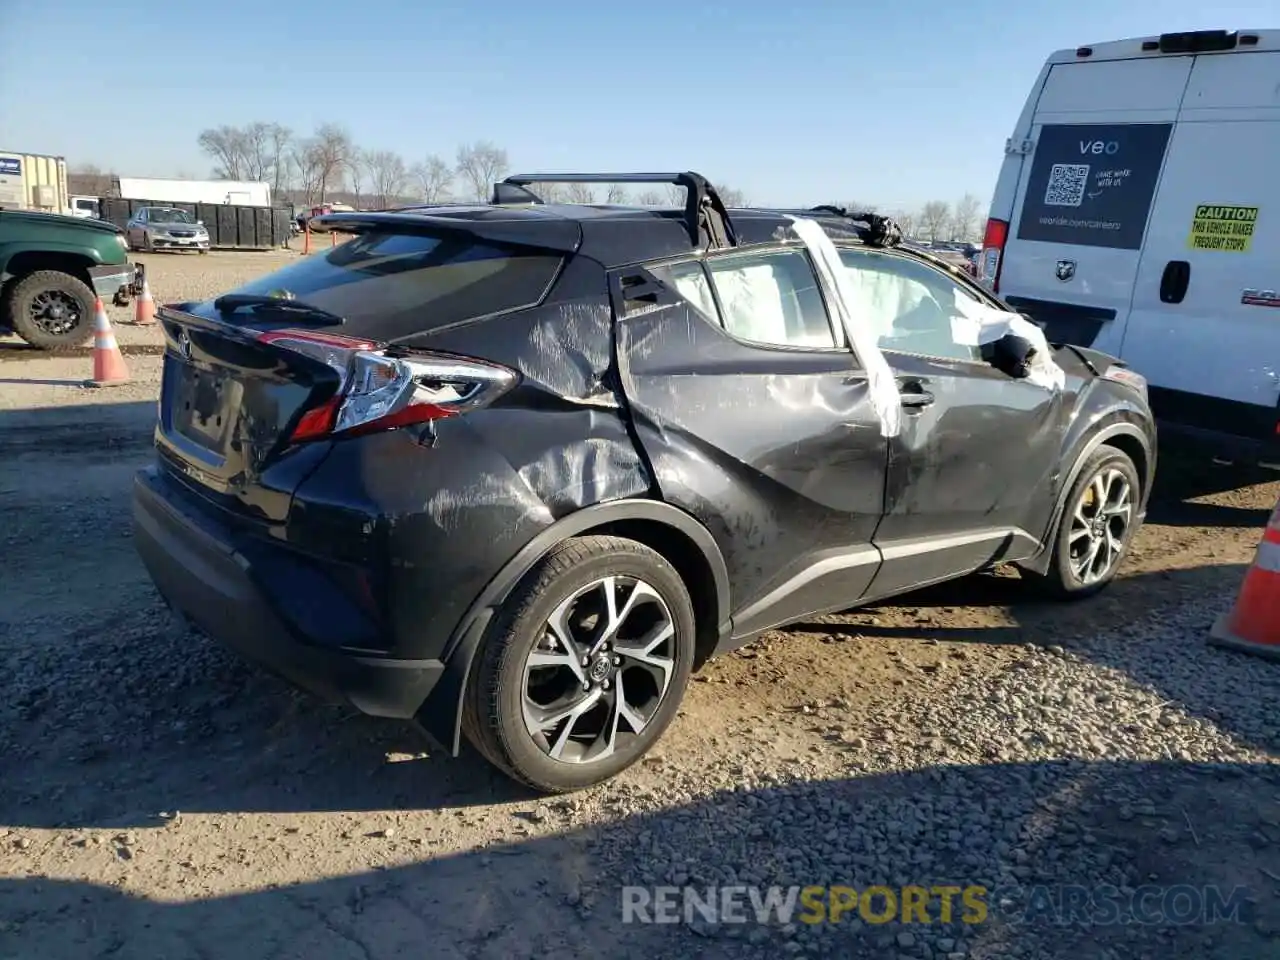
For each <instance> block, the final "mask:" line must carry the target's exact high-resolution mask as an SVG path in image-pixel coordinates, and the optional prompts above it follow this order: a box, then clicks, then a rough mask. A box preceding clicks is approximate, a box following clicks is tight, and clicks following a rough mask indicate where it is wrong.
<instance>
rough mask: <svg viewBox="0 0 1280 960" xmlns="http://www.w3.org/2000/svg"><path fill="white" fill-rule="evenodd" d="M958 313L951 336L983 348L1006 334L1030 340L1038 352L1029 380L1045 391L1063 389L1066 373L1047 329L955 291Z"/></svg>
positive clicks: (1033, 358)
mask: <svg viewBox="0 0 1280 960" xmlns="http://www.w3.org/2000/svg"><path fill="white" fill-rule="evenodd" d="M954 307H955V313H953V314H952V317H951V339H953V340H954V341H955V342H956V343H959V344H962V345H964V346H968V347H980V346H982V345H983V344H984V343H994V342H995V341H997V340H999V339H1000V338H1001V337H1003V336H1005V335H1006V334H1010V333H1011V334H1013V335H1014V336H1016V337H1022V339H1024V340H1028V341H1030V342H1031V345H1032V346H1033V347H1035V355H1034V356H1032V358H1031V361H1030V363H1028V364H1027V367H1028V370H1029V372H1028V374H1027V376H1026V378H1025V379H1026V381H1027V383H1034V384H1035V385H1036V386H1039V387H1044V388H1045V389H1046V390H1061V389H1062V388H1063V387H1064V386H1066V383H1067V374H1066V371H1065V370H1063V369H1062V368H1061V367H1060V366H1058V364H1057V363H1056V362H1055V361H1054V359H1053V354H1052V352H1051V351H1050V350H1049V341H1047V340H1046V339H1045V337H1044V331H1043V330H1041V329H1040V328H1039V327H1037V326H1036V325H1035V324H1034V323H1032V322H1031V321H1030V320H1028V319H1027V318H1026V317H1024V316H1022V315H1021V314H1017V313H1009V312H1008V311H1005V310H997V309H996V308H995V307H988V306H987V305H986V304H982V303H978V302H977V301H976V300H970V299H969V298H968V297H965V296H962V295H961V293H960V291H958V290H957V291H956V292H955V304H954Z"/></svg>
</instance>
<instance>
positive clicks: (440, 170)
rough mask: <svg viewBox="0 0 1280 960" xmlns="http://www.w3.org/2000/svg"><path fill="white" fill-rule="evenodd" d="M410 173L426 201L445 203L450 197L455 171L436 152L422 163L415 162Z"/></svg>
mask: <svg viewBox="0 0 1280 960" xmlns="http://www.w3.org/2000/svg"><path fill="white" fill-rule="evenodd" d="M410 175H411V176H412V177H413V179H414V180H415V181H417V185H418V192H419V193H421V194H422V200H423V202H424V203H443V202H444V201H445V200H447V199H448V198H449V185H450V184H451V183H452V182H453V171H452V170H450V169H449V165H448V164H447V163H445V162H444V160H443V159H441V158H440V157H438V156H436V155H435V154H434V153H433V154H431V155H430V156H428V157H427V159H426V160H424V161H422V163H415V164H414V165H413V169H412V170H411V171H410Z"/></svg>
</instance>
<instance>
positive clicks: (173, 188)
mask: <svg viewBox="0 0 1280 960" xmlns="http://www.w3.org/2000/svg"><path fill="white" fill-rule="evenodd" d="M115 189H116V193H117V195H118V196H120V197H122V198H124V199H125V200H150V201H153V202H155V203H218V204H229V205H232V206H241V207H269V206H271V185H270V184H269V183H260V182H257V181H253V180H170V179H165V178H162V177H118V178H117V179H116V182H115Z"/></svg>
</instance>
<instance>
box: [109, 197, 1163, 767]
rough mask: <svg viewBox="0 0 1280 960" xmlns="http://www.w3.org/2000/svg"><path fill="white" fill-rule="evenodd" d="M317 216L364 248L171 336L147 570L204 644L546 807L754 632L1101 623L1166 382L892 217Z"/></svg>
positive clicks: (182, 309) (651, 728) (527, 206)
mask: <svg viewBox="0 0 1280 960" xmlns="http://www.w3.org/2000/svg"><path fill="white" fill-rule="evenodd" d="M552 181H588V182H600V183H669V184H673V185H677V186H681V187H683V188H684V190H685V193H686V197H687V199H686V203H685V205H684V207H683V208H673V209H655V208H643V207H623V206H609V205H591V204H582V205H575V204H552V203H544V202H542V200H541V198H540V197H539V195H538V190H539V185H540V184H542V183H544V182H552ZM322 219H323V220H324V221H325V223H326V224H327V225H328V226H329V227H330V228H331V229H334V230H338V231H345V232H347V233H350V234H353V235H354V236H353V237H352V239H350V240H348V241H347V242H346V243H343V244H341V245H338V246H335V247H333V248H332V249H331V250H328V251H325V252H324V253H323V254H317V255H315V256H312V257H308V258H304V259H300V260H298V261H297V262H295V263H293V264H291V265H289V266H286V267H285V268H283V269H281V270H279V271H276V272H274V273H271V274H269V275H267V276H264V277H261V278H259V279H257V280H254V281H253V282H251V283H249V284H247V285H246V286H244V287H241V288H240V289H238V290H235V291H230V292H228V293H227V294H224V295H223V296H221V297H219V298H217V299H213V300H209V301H204V302H193V303H185V304H175V305H170V306H166V307H163V308H161V309H160V310H159V311H158V320H159V321H160V323H161V324H162V326H163V331H164V335H165V340H166V347H165V356H164V376H163V386H162V395H161V400H160V405H159V419H158V423H157V425H156V431H155V442H156V457H155V461H154V463H153V464H152V465H151V466H149V467H148V468H146V469H145V470H143V471H142V472H140V473H139V475H138V476H137V478H136V481H135V485H134V530H135V538H136V544H137V549H138V551H139V553H140V555H141V557H142V559H143V561H144V563H145V564H146V567H147V569H148V571H149V573H150V575H151V577H152V579H153V580H154V582H155V584H156V586H157V587H158V589H159V592H160V593H161V594H162V595H163V597H164V598H165V600H166V602H167V603H168V604H169V606H170V607H171V608H172V609H173V610H174V611H175V612H176V613H177V614H178V615H179V616H180V617H181V618H182V620H183V621H185V622H187V623H189V624H192V625H194V626H196V627H197V628H199V629H200V630H201V631H202V632H204V633H206V634H208V635H210V636H212V637H214V638H217V639H218V640H220V641H222V642H224V643H226V644H228V645H229V646H231V647H233V648H234V649H236V650H238V651H239V652H240V653H241V654H243V655H244V656H246V657H248V658H250V659H252V660H254V661H257V662H259V663H260V664H262V665H263V666H265V667H266V668H268V669H271V670H273V671H274V672H276V673H278V674H280V675H282V676H283V677H285V678H287V679H288V680H290V681H292V682H293V683H294V684H296V685H298V686H300V687H302V688H304V689H306V690H308V691H311V692H313V693H314V694H317V695H319V696H321V697H323V698H325V699H326V700H329V701H331V702H335V703H345V704H350V705H353V706H355V707H356V708H358V709H359V710H361V711H363V712H364V713H367V714H371V715H375V716H382V717H392V718H402V719H409V720H413V721H415V722H416V723H417V724H418V725H419V726H420V727H421V728H422V729H423V730H424V731H425V732H426V733H428V734H429V735H430V736H431V737H432V738H434V739H435V740H436V741H438V742H439V743H442V744H443V745H444V746H445V747H446V748H447V749H448V750H450V751H452V752H454V753H456V752H458V751H459V749H460V747H461V744H462V740H463V739H464V737H465V739H466V740H468V741H469V742H470V743H471V744H472V745H473V746H474V747H475V748H476V749H477V750H478V751H479V752H480V753H481V754H483V755H484V756H485V757H486V758H487V759H488V760H489V761H491V762H492V763H493V764H494V765H496V766H497V767H499V768H500V769H502V770H503V771H505V772H506V773H507V774H509V775H511V776H512V777H515V778H517V779H518V780H520V781H523V782H524V783H526V784H529V785H531V786H532V787H534V788H536V789H538V790H541V791H546V792H560V791H569V790H574V789H579V788H582V787H585V786H588V785H591V784H595V783H599V782H600V781H602V780H605V779H607V778H609V777H611V776H613V775H615V774H617V773H618V772H619V771H621V770H623V769H624V768H626V767H627V766H628V765H630V764H632V763H634V762H635V761H636V760H637V759H639V758H640V757H641V756H642V755H643V754H644V753H645V751H647V750H648V749H649V748H650V747H651V746H652V745H653V744H654V742H655V741H656V740H657V739H658V738H659V737H660V736H661V735H662V733H663V731H664V730H665V729H666V728H667V726H668V725H669V724H670V723H671V721H672V719H673V718H674V716H675V715H676V712H677V709H678V707H679V705H680V701H681V697H682V696H683V694H684V692H685V688H686V685H687V682H688V680H689V677H690V674H691V672H692V671H694V670H696V669H698V667H699V666H700V665H701V664H702V663H703V662H704V661H706V660H707V659H708V658H709V657H712V656H714V655H716V654H719V653H723V652H725V651H727V650H730V649H733V648H734V647H737V646H740V645H741V644H743V643H745V642H747V641H748V640H750V639H751V638H752V637H755V636H757V635H759V634H760V633H761V632H763V631H766V630H769V629H772V628H774V627H778V626H780V625H783V624H787V623H790V622H794V621H797V620H799V619H801V618H804V617H808V616H812V615H815V614H821V613H827V612H832V611H839V610H843V609H847V608H850V607H853V606H856V605H859V604H863V603H868V602H871V601H876V600H881V599H883V598H886V597H890V596H893V595H896V594H901V593H904V592H906V591H910V590H914V589H916V588H918V587H922V586H925V585H927V584H931V583H935V582H938V581H941V580H946V579H950V578H954V577H960V576H963V575H965V574H968V573H971V572H973V571H977V570H982V569H985V568H990V567H992V566H994V565H997V564H1003V563H1013V564H1016V565H1017V566H1018V567H1019V568H1020V569H1021V571H1022V576H1023V578H1024V579H1026V580H1030V581H1034V582H1035V583H1036V584H1037V585H1039V586H1040V587H1042V588H1044V589H1046V590H1047V591H1049V592H1050V593H1052V594H1055V595H1057V596H1060V597H1067V598H1076V597H1085V596H1088V595H1090V594H1093V593H1096V592H1097V591H1098V590H1100V589H1102V588H1103V587H1104V586H1105V585H1106V584H1107V583H1108V582H1110V581H1111V579H1112V578H1113V577H1114V576H1115V574H1116V570H1117V568H1118V567H1119V565H1120V563H1121V561H1122V560H1123V558H1124V556H1125V553H1126V550H1127V549H1128V546H1129V544H1130V542H1131V540H1132V537H1133V536H1134V533H1135V531H1136V530H1137V529H1138V527H1139V525H1140V524H1141V522H1142V520H1143V517H1144V513H1145V507H1146V502H1147V497H1148V492H1149V491H1150V489H1151V483H1152V479H1153V476H1154V472H1155V449H1156V444H1155V439H1156V438H1155V432H1154V427H1153V425H1152V418H1151V414H1150V410H1149V408H1148V405H1147V398H1146V385H1145V381H1144V380H1143V379H1142V377H1141V376H1140V375H1138V374H1137V373H1135V372H1134V371H1132V370H1130V369H1128V368H1127V367H1125V366H1124V365H1122V364H1120V363H1119V362H1118V361H1116V360H1115V359H1114V358H1112V357H1109V356H1105V355H1103V354H1100V353H1097V352H1095V351H1090V350H1085V349H1080V348H1074V347H1069V346H1054V345H1050V344H1047V343H1045V342H1044V339H1043V335H1042V334H1041V333H1040V331H1039V328H1037V327H1035V326H1034V325H1033V324H1031V323H1030V322H1029V321H1028V320H1026V318H1024V317H1022V316H1020V315H1019V314H1017V313H1014V312H1013V311H1011V310H1010V309H1009V308H1008V307H1007V306H1006V305H1005V304H1004V303H1002V302H1001V301H1000V300H998V299H996V298H993V297H992V296H991V295H990V294H988V293H986V292H985V291H983V290H982V289H981V288H980V287H978V286H977V285H975V284H974V282H973V281H972V280H971V279H970V278H969V277H968V276H967V275H966V274H965V273H964V272H963V271H961V270H959V269H957V268H956V267H954V266H951V265H948V264H947V263H945V262H943V261H941V260H939V259H937V258H934V257H932V256H930V255H929V254H927V253H924V252H920V251H913V250H910V249H907V248H905V247H904V246H902V245H901V242H900V241H901V236H902V235H901V231H899V230H898V229H897V228H896V226H895V225H894V224H893V223H892V222H891V221H888V220H885V219H884V218H880V217H875V216H871V215H866V214H861V213H858V212H856V211H846V210H841V209H837V208H832V207H825V208H814V209H811V210H800V211H795V210H792V211H786V210H763V209H749V210H746V209H744V210H738V209H734V210H727V209H726V208H725V207H724V205H723V204H722V203H721V201H720V199H719V197H718V195H717V194H716V191H715V190H714V188H713V187H712V186H711V185H710V184H709V183H708V182H707V181H706V180H705V179H704V178H703V177H701V176H699V175H697V174H694V173H673V174H599V175H571V176H554V175H537V176H524V177H511V178H508V179H507V180H505V181H504V182H502V183H500V184H498V185H497V186H496V187H495V194H494V197H493V202H491V203H489V204H476V205H473V206H445V207H415V208H405V209H401V210H397V211H392V212H376V213H354V212H353V213H340V214H330V215H326V216H324V217H323V218H322ZM850 655H856V654H854V653H850Z"/></svg>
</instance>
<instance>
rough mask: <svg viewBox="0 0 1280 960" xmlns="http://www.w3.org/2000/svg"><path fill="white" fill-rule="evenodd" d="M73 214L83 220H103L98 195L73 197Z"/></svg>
mask: <svg viewBox="0 0 1280 960" xmlns="http://www.w3.org/2000/svg"><path fill="white" fill-rule="evenodd" d="M71 215H72V216H73V217H80V218H81V219H82V220H101V219H102V211H101V209H100V208H99V205H98V198H97V197H71Z"/></svg>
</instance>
